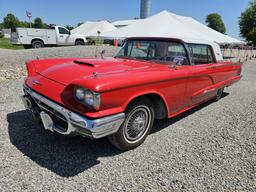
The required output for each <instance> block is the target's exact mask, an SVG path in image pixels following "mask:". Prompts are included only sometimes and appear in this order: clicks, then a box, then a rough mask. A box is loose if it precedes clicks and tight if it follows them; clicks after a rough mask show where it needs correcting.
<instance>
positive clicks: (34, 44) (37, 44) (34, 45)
mask: <svg viewBox="0 0 256 192" xmlns="http://www.w3.org/2000/svg"><path fill="white" fill-rule="evenodd" d="M31 45H32V48H34V49H38V48H43V47H44V43H43V42H42V41H40V40H34V41H33V42H32V44H31Z"/></svg>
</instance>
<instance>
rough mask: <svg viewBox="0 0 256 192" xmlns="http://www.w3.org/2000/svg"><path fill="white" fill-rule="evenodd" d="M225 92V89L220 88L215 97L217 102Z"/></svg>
mask: <svg viewBox="0 0 256 192" xmlns="http://www.w3.org/2000/svg"><path fill="white" fill-rule="evenodd" d="M223 92H224V88H220V89H218V91H217V93H216V97H215V99H214V100H215V101H219V100H220V99H221V97H222V95H223Z"/></svg>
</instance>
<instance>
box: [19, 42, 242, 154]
mask: <svg viewBox="0 0 256 192" xmlns="http://www.w3.org/2000/svg"><path fill="white" fill-rule="evenodd" d="M26 64H27V70H28V77H27V79H26V81H25V84H24V92H25V94H24V96H23V97H22V99H23V102H24V104H25V107H26V108H27V109H29V110H30V111H31V112H32V114H33V116H34V117H35V118H37V119H39V120H41V121H42V123H43V125H44V128H45V129H47V130H50V131H54V132H58V133H60V134H63V135H81V136H85V137H90V138H95V139H97V138H102V137H105V136H108V138H109V140H110V142H111V143H112V144H113V145H114V146H116V147H117V148H119V149H121V150H129V149H132V148H135V147H137V146H139V145H140V144H142V143H143V141H144V140H145V139H146V137H147V135H148V134H149V132H150V130H151V128H152V125H153V122H154V120H155V119H164V118H171V117H174V116H176V115H178V114H180V113H182V112H184V111H186V110H189V109H191V108H193V107H195V106H197V105H199V104H201V103H203V102H206V101H208V100H211V99H216V100H219V99H220V98H221V96H222V93H223V90H224V88H225V87H227V86H230V85H231V84H233V83H235V82H237V81H239V80H240V78H241V75H240V74H241V63H232V62H227V61H223V59H222V55H221V51H220V48H219V46H218V45H217V44H215V43H209V44H207V43H200V44H198V43H187V42H184V41H182V40H179V39H166V38H128V39H127V40H126V41H125V43H124V46H123V47H122V49H121V50H120V51H119V53H118V54H117V55H116V56H115V57H114V58H104V57H102V58H83V59H81V58H68V59H48V60H32V61H28V62H27V63H26Z"/></svg>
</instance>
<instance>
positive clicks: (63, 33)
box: [57, 27, 70, 45]
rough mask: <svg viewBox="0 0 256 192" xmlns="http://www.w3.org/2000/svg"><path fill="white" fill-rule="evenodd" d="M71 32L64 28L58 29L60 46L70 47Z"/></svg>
mask: <svg viewBox="0 0 256 192" xmlns="http://www.w3.org/2000/svg"><path fill="white" fill-rule="evenodd" d="M69 36H70V32H69V31H68V30H67V29H65V28H64V27H58V33H57V39H58V45H68V39H69Z"/></svg>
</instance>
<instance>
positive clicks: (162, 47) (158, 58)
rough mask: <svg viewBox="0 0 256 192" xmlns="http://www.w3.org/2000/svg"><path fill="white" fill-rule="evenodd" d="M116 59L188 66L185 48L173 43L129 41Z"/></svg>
mask: <svg viewBox="0 0 256 192" xmlns="http://www.w3.org/2000/svg"><path fill="white" fill-rule="evenodd" d="M116 57H117V58H130V59H139V60H146V61H155V62H158V63H163V64H170V63H175V64H179V65H187V64H188V60H187V54H186V51H185V48H184V46H183V45H182V44H181V43H178V42H171V41H170V42H169V41H156V40H127V41H126V42H125V43H124V45H123V47H122V48H121V50H120V51H119V52H118V54H117V55H116Z"/></svg>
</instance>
